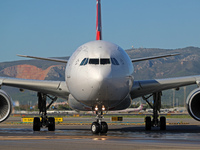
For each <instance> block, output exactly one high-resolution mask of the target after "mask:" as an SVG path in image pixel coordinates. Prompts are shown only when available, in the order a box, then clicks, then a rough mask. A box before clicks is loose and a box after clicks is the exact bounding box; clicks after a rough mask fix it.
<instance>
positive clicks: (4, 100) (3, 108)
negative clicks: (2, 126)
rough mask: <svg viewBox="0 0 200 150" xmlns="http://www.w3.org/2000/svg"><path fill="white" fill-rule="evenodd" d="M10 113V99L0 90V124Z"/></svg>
mask: <svg viewBox="0 0 200 150" xmlns="http://www.w3.org/2000/svg"><path fill="white" fill-rule="evenodd" d="M11 112H12V100H11V97H10V96H9V95H8V94H7V93H6V92H5V91H3V90H0V122H3V121H5V120H6V119H8V117H9V116H10V114H11Z"/></svg>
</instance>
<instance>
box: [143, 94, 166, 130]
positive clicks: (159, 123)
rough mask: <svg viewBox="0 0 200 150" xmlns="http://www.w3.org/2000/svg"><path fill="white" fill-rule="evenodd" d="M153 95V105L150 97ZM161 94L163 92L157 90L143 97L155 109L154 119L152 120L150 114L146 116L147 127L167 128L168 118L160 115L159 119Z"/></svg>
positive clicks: (149, 128) (147, 128)
mask: <svg viewBox="0 0 200 150" xmlns="http://www.w3.org/2000/svg"><path fill="white" fill-rule="evenodd" d="M151 96H153V106H152V105H151V104H150V103H149V101H148V98H149V97H151ZM161 96H162V92H156V93H153V94H152V95H150V96H149V97H147V98H146V97H143V99H144V100H145V101H146V102H147V103H148V104H149V106H150V107H151V108H152V109H153V115H152V117H153V119H152V120H151V117H150V116H147V117H146V118H145V129H146V130H151V127H160V130H166V118H165V117H163V116H162V117H160V120H158V117H159V115H158V112H160V108H161Z"/></svg>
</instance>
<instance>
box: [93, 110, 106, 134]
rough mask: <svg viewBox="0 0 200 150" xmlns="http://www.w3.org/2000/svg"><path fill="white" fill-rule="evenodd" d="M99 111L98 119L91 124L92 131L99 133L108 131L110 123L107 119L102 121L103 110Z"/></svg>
mask: <svg viewBox="0 0 200 150" xmlns="http://www.w3.org/2000/svg"><path fill="white" fill-rule="evenodd" d="M96 113H97V117H96V118H97V121H95V122H93V123H92V125H91V132H92V133H93V134H99V133H103V134H105V133H107V132H108V124H107V123H106V122H105V121H102V119H103V115H102V114H103V112H96Z"/></svg>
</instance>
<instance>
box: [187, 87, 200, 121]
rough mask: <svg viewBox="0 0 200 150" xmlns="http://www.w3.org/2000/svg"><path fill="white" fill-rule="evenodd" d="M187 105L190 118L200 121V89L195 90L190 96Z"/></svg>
mask: <svg viewBox="0 0 200 150" xmlns="http://www.w3.org/2000/svg"><path fill="white" fill-rule="evenodd" d="M186 103H187V109H188V112H189V114H190V116H191V117H192V118H194V119H196V120H198V121H200V88H197V89H195V90H193V91H192V92H191V93H190V94H189V96H188V97H187V101H186Z"/></svg>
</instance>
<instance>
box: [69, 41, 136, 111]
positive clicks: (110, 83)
mask: <svg viewBox="0 0 200 150" xmlns="http://www.w3.org/2000/svg"><path fill="white" fill-rule="evenodd" d="M84 58H89V59H90V58H97V59H101V58H109V59H110V58H115V59H116V60H117V61H118V62H119V65H114V64H112V63H110V64H106V65H101V64H98V65H94V64H87V65H82V66H81V65H80V63H81V62H82V60H83V59H84ZM110 62H111V60H110ZM66 82H67V86H68V89H69V91H70V93H71V94H72V96H73V97H74V98H75V99H76V100H77V101H79V102H81V103H83V104H85V105H87V106H89V107H95V106H96V105H101V106H102V105H104V106H105V108H106V109H109V108H111V107H115V106H116V105H118V104H119V103H120V102H121V101H122V100H123V99H124V98H125V97H126V96H127V95H128V94H129V92H130V90H131V87H132V83H133V65H132V62H131V60H130V58H129V56H128V55H127V53H126V52H125V51H124V50H123V49H122V48H120V47H119V46H117V45H115V44H113V43H110V42H106V41H102V40H99V41H92V42H88V43H86V44H84V45H82V46H80V47H79V48H78V49H77V50H76V51H75V52H74V53H73V54H72V56H71V57H70V59H69V61H68V63H67V67H66Z"/></svg>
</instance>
